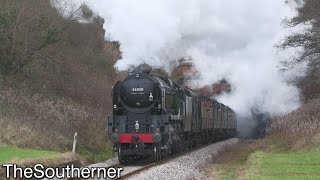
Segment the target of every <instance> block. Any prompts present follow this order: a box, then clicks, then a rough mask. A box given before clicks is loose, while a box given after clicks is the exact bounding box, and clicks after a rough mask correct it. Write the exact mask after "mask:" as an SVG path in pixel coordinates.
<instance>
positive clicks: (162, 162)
mask: <svg viewBox="0 0 320 180" xmlns="http://www.w3.org/2000/svg"><path fill="white" fill-rule="evenodd" d="M208 145H210V144H206V145H202V146H199V147H196V148H192V149H189V150H187V151H183V152H181V153H177V154H174V155H172V156H169V157H168V158H165V159H162V160H160V161H157V162H153V163H151V164H147V165H145V166H142V167H140V168H138V169H136V170H133V171H130V172H128V173H125V174H122V175H121V178H120V179H128V178H130V177H132V176H134V175H137V174H140V173H141V172H143V171H146V170H148V169H151V168H153V167H156V166H159V165H162V164H165V163H167V162H169V161H171V160H174V159H176V158H178V157H181V156H184V155H187V154H189V153H191V152H193V151H196V150H198V149H201V148H204V147H206V146H208ZM120 165H121V164H120ZM111 167H113V166H111ZM121 167H123V168H126V166H123V165H121Z"/></svg>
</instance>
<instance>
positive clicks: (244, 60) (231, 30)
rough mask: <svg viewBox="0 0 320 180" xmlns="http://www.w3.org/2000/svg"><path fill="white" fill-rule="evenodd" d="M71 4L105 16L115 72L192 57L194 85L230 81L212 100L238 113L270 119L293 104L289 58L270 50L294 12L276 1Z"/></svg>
mask: <svg viewBox="0 0 320 180" xmlns="http://www.w3.org/2000/svg"><path fill="white" fill-rule="evenodd" d="M53 2H54V1H53ZM55 2H56V3H55V5H57V1H55ZM73 2H74V3H75V4H76V5H78V6H79V5H80V4H81V3H83V2H85V3H86V4H87V5H88V6H89V7H90V8H91V9H92V10H93V11H94V12H95V13H96V14H98V15H99V16H102V17H103V18H104V19H105V24H104V28H105V30H106V39H107V40H111V41H119V42H120V45H121V46H120V50H121V52H122V59H120V60H119V61H118V62H117V63H116V65H115V68H117V69H118V70H126V69H128V68H129V67H130V66H138V65H140V64H142V63H147V64H149V65H151V66H153V67H161V68H164V69H165V70H167V71H170V68H171V67H172V65H173V64H176V63H177V59H179V58H181V57H186V56H190V57H192V59H193V60H194V63H195V67H196V68H197V70H198V71H199V72H200V75H201V78H200V80H199V81H198V82H197V85H198V86H203V85H210V84H212V83H215V82H217V81H219V80H221V79H222V78H225V79H227V81H228V82H229V83H231V86H232V92H231V93H230V94H223V95H221V96H219V97H218V100H219V101H221V102H223V103H225V104H227V105H229V106H230V107H231V108H233V109H234V110H235V111H236V112H237V113H238V114H239V115H240V116H241V117H249V116H250V114H251V113H252V109H253V108H254V109H257V110H258V111H259V112H261V113H266V114H269V115H270V116H275V115H279V114H282V113H287V112H289V111H292V110H294V109H296V108H297V107H298V106H299V101H300V99H299V90H298V89H297V88H295V87H293V86H288V85H287V83H286V82H285V81H286V80H287V78H288V76H284V75H283V74H281V73H279V71H278V68H277V66H278V65H279V61H280V60H283V59H282V57H289V55H291V54H288V53H287V54H277V52H276V49H275V48H274V44H276V43H278V42H279V40H280V39H281V38H283V37H284V34H285V33H287V32H285V31H284V29H283V28H282V27H281V22H282V20H283V18H285V17H291V16H293V15H294V9H293V8H292V5H291V6H290V5H288V4H286V3H285V2H284V1H282V0H264V1H257V0H174V1H172V0H138V1H130V0H87V1H79V0H74V1H73ZM293 74H294V73H293Z"/></svg>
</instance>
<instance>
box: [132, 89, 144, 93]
mask: <svg viewBox="0 0 320 180" xmlns="http://www.w3.org/2000/svg"><path fill="white" fill-rule="evenodd" d="M132 91H133V92H142V91H144V89H143V88H132Z"/></svg>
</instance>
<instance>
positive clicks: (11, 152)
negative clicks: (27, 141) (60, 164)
mask: <svg viewBox="0 0 320 180" xmlns="http://www.w3.org/2000/svg"><path fill="white" fill-rule="evenodd" d="M59 155H61V153H58V152H54V151H40V150H31V149H18V148H12V147H2V148H1V147H0V163H6V162H12V161H16V160H21V159H28V158H54V157H57V156H59Z"/></svg>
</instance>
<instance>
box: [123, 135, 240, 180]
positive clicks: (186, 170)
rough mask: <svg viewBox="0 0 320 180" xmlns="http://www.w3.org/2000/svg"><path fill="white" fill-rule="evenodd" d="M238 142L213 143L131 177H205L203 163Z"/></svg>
mask: <svg viewBox="0 0 320 180" xmlns="http://www.w3.org/2000/svg"><path fill="white" fill-rule="evenodd" d="M238 142H239V139H237V138H233V139H229V140H226V141H222V142H218V143H215V144H211V145H209V146H206V147H204V148H201V149H198V150H195V151H193V152H191V153H188V154H186V155H183V156H181V157H178V158H175V159H173V160H170V161H169V162H167V163H165V164H162V165H159V166H156V167H152V168H150V169H148V170H146V171H143V172H141V173H140V174H137V175H135V176H134V177H131V178H129V179H130V180H141V179H159V180H160V179H161V180H163V179H170V180H173V179H179V180H180V179H205V177H204V175H203V174H202V173H201V172H200V170H199V169H200V168H201V167H202V166H203V165H205V164H207V163H209V162H211V161H212V160H213V158H214V157H215V156H217V155H218V154H219V153H220V152H221V151H223V150H224V149H225V148H226V147H229V146H232V145H235V144H236V143H238Z"/></svg>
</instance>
